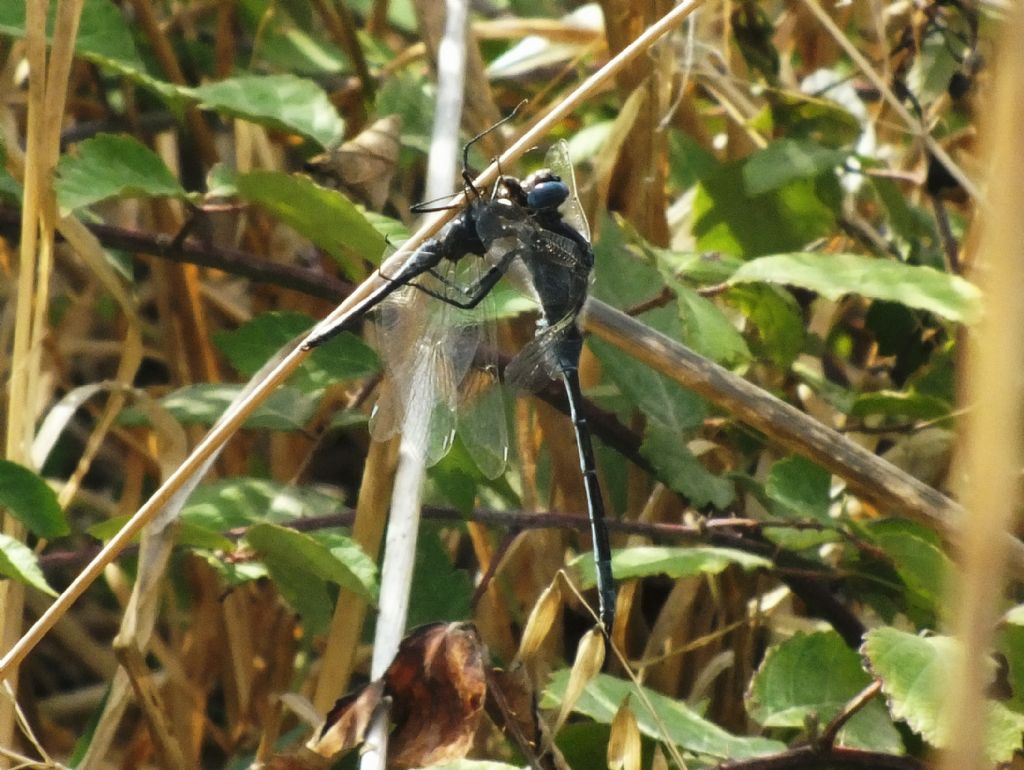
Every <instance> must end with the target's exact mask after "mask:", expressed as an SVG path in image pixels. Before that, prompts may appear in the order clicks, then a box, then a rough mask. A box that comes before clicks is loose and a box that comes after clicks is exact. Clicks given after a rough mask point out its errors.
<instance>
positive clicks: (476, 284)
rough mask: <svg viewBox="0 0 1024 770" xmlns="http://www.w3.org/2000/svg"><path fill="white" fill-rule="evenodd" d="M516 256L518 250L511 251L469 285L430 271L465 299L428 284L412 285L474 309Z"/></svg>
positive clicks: (451, 302) (466, 307) (447, 302)
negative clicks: (462, 284)
mask: <svg viewBox="0 0 1024 770" xmlns="http://www.w3.org/2000/svg"><path fill="white" fill-rule="evenodd" d="M515 256H516V252H515V251H514V250H513V251H510V252H509V253H508V254H506V255H505V256H504V257H502V258H501V261H500V262H499V263H498V264H496V265H494V266H492V267H491V268H490V269H489V270H488V271H487V272H486V273H484V274H483V275H482V276H480V278H479V279H477V280H476V281H473V283H471V284H469V285H467V286H459V285H457V284H455V283H453V282H452V281H449V280H448V279H447V278H445V277H444V276H442V275H439V274H438V273H436V272H435V271H434V270H430V271H428V272H430V274H431V275H433V276H434V277H435V278H437V279H438V280H439V281H440V282H441V283H443V284H444V285H445V286H448V287H450V288H452V289H455V290H456V291H457V292H459V293H460V294H462V295H463V296H464V297H465V299H458V298H455V297H452V296H449V295H445V294H442V293H441V292H438V291H434V290H433V289H431V288H429V287H427V286H421V285H420V284H418V283H415V282H413V283H411V284H410V285H411V286H415V287H416V288H417V289H419V290H420V291H422V292H423V293H424V294H426V295H427V296H428V297H433V298H434V299H439V300H441V302H444V303H446V304H448V305H452V306H453V307H457V308H460V309H461V310H472V309H473V308H475V307H476V306H477V305H479V304H480V303H481V302H482V301H483V298H484V297H486V296H487V295H488V294H489V293H490V291H491V289H493V288H494V285H495V284H496V283H497V282H498V281H500V280H501V277H502V276H503V275H505V273H506V272H508V268H509V266H510V265H511V264H512V260H513V259H514V258H515Z"/></svg>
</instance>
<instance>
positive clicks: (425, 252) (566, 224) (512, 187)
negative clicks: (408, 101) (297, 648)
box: [304, 134, 616, 632]
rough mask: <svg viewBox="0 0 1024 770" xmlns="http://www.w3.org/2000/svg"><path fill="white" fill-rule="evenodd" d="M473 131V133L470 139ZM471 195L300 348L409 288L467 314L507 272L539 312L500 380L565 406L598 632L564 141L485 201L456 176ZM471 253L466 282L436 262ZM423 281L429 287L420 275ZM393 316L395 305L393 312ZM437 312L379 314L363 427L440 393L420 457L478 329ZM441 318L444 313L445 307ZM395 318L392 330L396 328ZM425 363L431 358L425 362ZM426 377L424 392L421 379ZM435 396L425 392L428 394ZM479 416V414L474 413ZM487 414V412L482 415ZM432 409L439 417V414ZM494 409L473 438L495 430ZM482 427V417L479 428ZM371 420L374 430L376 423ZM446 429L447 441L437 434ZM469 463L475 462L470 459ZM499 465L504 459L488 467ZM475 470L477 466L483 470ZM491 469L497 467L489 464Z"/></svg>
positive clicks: (592, 496) (498, 426)
mask: <svg viewBox="0 0 1024 770" xmlns="http://www.w3.org/2000/svg"><path fill="white" fill-rule="evenodd" d="M480 136H482V134H481V135H480ZM479 138H480V137H479V136H478V137H476V138H474V139H473V140H471V142H470V143H469V144H467V145H466V147H465V148H464V150H463V164H464V169H465V168H468V150H469V147H470V146H471V144H472V143H473V142H475V141H476V140H477V139H479ZM463 178H464V180H465V181H466V185H467V192H468V193H469V194H470V195H469V202H468V203H467V204H466V206H465V207H464V209H463V210H462V211H461V212H460V213H459V214H458V215H457V216H456V217H455V218H454V219H453V220H452V221H451V222H450V223H449V224H448V225H446V226H445V228H444V229H443V230H442V231H441V233H440V234H439V235H438V236H436V237H435V238H433V239H430V240H428V241H427V242H426V243H424V244H423V246H421V247H420V248H419V249H417V250H416V251H415V252H413V253H412V254H411V255H410V256H409V257H408V259H407V260H406V261H405V262H404V263H403V264H402V265H401V266H400V267H399V268H398V269H397V271H396V272H395V273H394V274H393V275H390V276H385V279H386V280H385V282H384V283H383V284H382V285H381V286H380V287H379V288H377V289H376V290H375V291H374V292H372V293H371V294H370V295H368V296H367V297H366V298H365V299H364V300H363V301H362V302H360V303H359V304H358V305H356V306H355V307H354V308H353V309H352V310H351V311H350V312H349V313H348V314H346V316H345V317H344V318H342V319H339V320H338V321H337V322H335V323H334V324H332V325H331V326H329V327H327V328H324V329H322V330H319V331H316V332H315V333H314V334H313V336H311V337H310V338H309V339H308V340H307V341H306V342H305V343H304V347H305V348H306V349H310V348H313V347H316V346H317V345H320V344H322V343H323V342H325V341H327V340H328V339H330V338H331V337H333V336H335V335H336V334H338V333H339V332H341V331H343V330H345V329H348V328H351V327H352V326H353V325H354V324H355V323H356V322H358V321H359V320H360V319H361V318H362V317H363V316H364V315H365V314H366V313H368V312H370V311H371V310H373V309H374V308H377V307H378V306H380V305H382V304H384V303H385V301H389V300H391V298H392V297H393V296H394V295H395V294H398V293H399V291H400V290H402V291H401V293H400V294H399V300H398V301H397V302H389V305H391V307H386V308H385V313H384V314H383V315H384V317H385V318H391V317H394V318H395V319H402V318H403V316H402V308H401V305H403V304H405V303H406V302H408V298H409V297H410V296H411V294H412V291H413V290H419V291H421V292H423V293H425V294H427V295H429V296H431V297H434V298H436V299H438V300H440V302H441V305H442V307H443V308H454V309H455V310H458V311H470V310H473V309H474V308H476V307H477V306H478V305H479V304H480V303H481V302H483V301H484V300H485V298H486V297H487V296H488V295H489V293H490V292H491V290H492V289H493V288H494V286H495V285H496V284H497V282H498V281H499V280H500V279H501V278H502V277H503V276H505V275H507V274H508V275H510V277H511V278H512V279H513V281H514V282H515V283H516V284H517V286H518V287H519V288H520V290H521V291H523V292H524V293H526V294H527V295H528V296H531V297H532V298H533V299H534V301H535V302H536V303H537V305H538V306H539V308H540V316H539V319H538V321H537V330H536V335H535V336H534V338H533V340H531V341H530V342H529V343H528V344H527V345H526V346H525V347H524V348H523V350H522V351H521V352H520V353H519V354H518V355H517V356H516V357H515V358H514V359H513V360H512V362H510V363H509V365H508V366H507V367H506V370H505V379H506V382H507V383H508V384H509V385H511V386H512V387H514V388H516V389H519V390H523V391H535V390H538V389H539V388H541V387H543V386H544V385H545V384H546V383H547V382H549V381H551V380H559V379H560V380H561V381H562V383H563V386H564V388H565V392H566V397H567V399H568V402H569V412H570V417H571V420H572V424H573V429H574V433H575V437H576V445H577V450H578V453H579V462H580V471H581V474H582V478H583V485H584V491H585V496H586V500H587V513H588V518H589V521H590V528H591V539H592V543H593V549H594V562H595V569H596V574H597V587H598V617H599V619H600V621H601V623H602V625H603V626H604V628H605V630H606V631H607V632H610V631H611V628H612V624H613V622H614V616H615V597H616V588H615V583H614V579H613V575H612V568H611V547H610V544H609V538H608V531H607V527H606V525H605V507H604V500H603V497H602V495H601V489H600V486H599V484H598V476H597V464H596V461H595V457H594V450H593V442H592V438H591V434H590V428H589V426H588V424H587V420H586V418H585V417H584V416H583V412H582V406H583V391H582V386H581V384H580V380H579V360H580V354H581V353H582V349H583V334H582V331H581V329H580V316H581V313H582V311H583V306H584V304H585V303H586V300H587V292H588V288H589V285H590V282H591V279H592V274H593V268H594V252H593V249H592V248H591V245H590V228H589V226H588V224H587V220H586V217H585V216H584V214H583V210H582V206H581V205H580V202H579V198H578V196H577V195H576V187H575V176H574V173H573V170H572V164H571V163H570V161H569V153H568V146H567V145H566V143H565V142H564V141H560V142H558V143H557V144H556V145H555V146H553V147H552V148H551V150H550V151H549V152H548V155H547V157H546V167H545V168H543V169H541V170H539V171H536V172H534V173H532V174H530V175H529V176H527V177H526V178H524V179H522V180H520V179H516V178H515V177H511V176H506V175H502V176H501V177H499V179H498V181H497V182H496V183H495V187H494V189H493V190H492V192H491V194H490V195H489V196H485V195H483V194H482V193H480V191H478V190H476V188H474V187H473V185H472V181H471V180H470V178H469V175H468V172H466V171H463ZM471 255H472V256H475V257H479V258H481V259H480V262H479V263H478V265H479V266H481V268H482V269H481V272H480V274H479V275H478V276H477V277H476V278H474V279H473V280H472V281H470V282H468V283H459V282H456V281H453V280H452V279H451V278H449V277H448V276H447V275H446V274H445V271H444V270H443V269H441V268H442V265H444V266H448V267H450V266H451V265H455V264H458V263H460V262H461V261H462V260H463V259H464V258H465V257H469V256H471ZM425 277H429V278H430V279H431V282H430V283H427V282H424V280H423V279H424V278H425ZM392 311H394V312H393V313H392ZM445 317H446V314H444V313H440V314H436V315H432V316H430V319H431V320H428V321H426V322H416V321H412V322H410V321H409V320H408V319H409V316H408V315H406V317H405V319H406V320H405V321H404V323H402V322H401V321H400V320H395V321H390V320H385V322H384V323H383V327H382V330H381V331H382V333H381V335H380V336H381V341H382V343H383V347H384V349H385V350H384V352H385V359H386V367H387V368H388V370H389V375H390V376H389V379H390V380H391V383H392V386H391V388H390V389H388V390H386V391H385V395H384V397H383V398H382V399H381V400H379V401H378V405H377V407H376V408H375V411H374V418H376V423H372V424H371V432H373V433H374V435H375V437H383V436H387V435H390V433H389V432H390V431H393V430H394V429H396V427H397V426H398V425H399V424H400V423H401V419H400V417H401V416H402V415H403V414H404V413H405V410H408V409H410V408H417V409H419V408H427V407H429V408H435V406H434V405H433V404H431V405H428V404H426V403H423V401H422V400H421V399H420V398H419V394H420V393H433V394H435V395H440V396H441V400H442V402H443V405H442V408H441V410H440V412H438V411H435V412H434V414H433V415H432V416H431V418H430V421H431V428H430V430H429V433H430V434H431V435H432V436H434V437H435V439H433V440H430V441H429V443H430V444H436V443H437V441H436V437H437V436H439V435H440V436H441V437H442V439H443V440H442V441H441V444H440V448H439V449H438V450H433V451H432V450H431V449H430V447H429V446H425V447H423V448H422V449H423V452H424V456H425V457H426V458H427V461H428V462H431V461H433V460H435V459H437V457H436V456H437V455H443V453H444V452H446V451H447V448H448V447H449V446H450V441H451V439H450V437H451V435H452V433H453V430H454V429H453V426H452V422H451V417H450V416H449V415H451V414H453V413H454V412H455V411H456V408H455V396H454V395H453V394H454V393H455V391H457V389H458V386H459V385H460V384H461V382H462V380H463V379H464V378H465V377H466V374H467V372H468V369H469V363H470V361H471V359H472V357H473V354H474V353H475V350H476V346H477V344H478V342H479V332H475V331H471V325H470V324H458V323H456V324H450V323H446V322H445V321H444V320H442V319H444V318H445ZM448 317H449V318H450V314H448ZM399 323H401V324H402V325H401V326H399ZM417 323H422V326H421V328H420V329H419V335H418V338H416V339H414V340H412V339H410V336H409V334H408V333H407V330H408V329H410V328H415V327H416V324H417ZM426 359H429V361H427V360H426ZM430 372H433V374H432V375H431V376H433V377H434V378H435V382H434V383H431V387H430V388H425V387H423V386H422V383H421V381H420V378H421V377H425V376H428V374H429V373H430ZM431 400H433V399H431ZM481 411H485V410H481ZM492 411H493V410H492ZM438 414H440V415H442V417H441V418H440V419H438ZM504 420H505V417H504V412H503V410H501V411H500V414H499V415H498V416H497V418H495V420H494V421H493V422H492V423H491V424H490V427H489V428H486V429H479V430H478V431H477V433H478V434H483V433H490V434H492V435H497V436H501V435H504V432H505V431H506V427H505V425H504ZM481 424H486V423H481ZM375 425H376V426H377V427H374V426H375ZM445 436H447V439H445V438H444V437H445ZM476 459H477V460H478V464H479V459H480V458H479V457H477V458H476ZM499 465H500V466H501V467H502V468H503V467H504V460H503V459H502V460H500V461H499V462H494V463H491V468H492V470H493V469H496V468H497V467H498V466H499ZM482 469H483V470H484V471H485V473H486V472H487V468H486V467H484V468H482ZM499 473H500V471H499Z"/></svg>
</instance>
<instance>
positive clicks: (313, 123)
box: [190, 75, 345, 147]
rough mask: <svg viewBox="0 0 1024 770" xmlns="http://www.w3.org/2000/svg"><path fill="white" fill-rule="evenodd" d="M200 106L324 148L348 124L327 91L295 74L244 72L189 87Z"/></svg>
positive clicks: (336, 138)
mask: <svg viewBox="0 0 1024 770" xmlns="http://www.w3.org/2000/svg"><path fill="white" fill-rule="evenodd" d="M190 93H191V95H192V96H194V97H195V98H196V99H198V100H199V101H200V107H202V108H203V109H208V110H216V111H217V112H221V113H224V114H227V115H232V116H234V117H238V118H244V119H245V120H250V121H252V122H253V123H259V124H261V125H264V126H268V127H270V128H273V129H277V130H279V131H289V132H295V133H298V134H302V135H303V136H306V137H308V138H310V139H312V140H313V141H315V142H319V143H320V145H321V146H323V147H329V146H333V145H335V144H338V143H339V142H340V141H341V138H342V136H343V134H344V131H345V127H344V124H343V123H342V120H341V118H340V117H339V116H338V111H337V110H336V109H335V108H334V105H333V104H331V100H330V99H328V98H327V94H326V93H324V90H323V89H322V88H321V87H320V86H318V85H317V84H316V83H314V82H313V81H312V80H308V79H306V78H300V77H296V76H295V75H241V76H238V77H233V78H227V79H225V80H218V81H217V82H214V83H206V84H204V85H201V86H199V87H198V88H193V89H191V90H190Z"/></svg>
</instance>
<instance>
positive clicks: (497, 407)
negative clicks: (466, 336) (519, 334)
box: [458, 260, 508, 479]
mask: <svg viewBox="0 0 1024 770" xmlns="http://www.w3.org/2000/svg"><path fill="white" fill-rule="evenodd" d="M475 262H476V263H477V264H478V265H479V264H480V261H479V260H475ZM477 311H478V313H479V315H480V330H481V341H482V345H481V346H480V348H479V349H478V350H477V353H476V358H475V361H474V365H473V366H472V367H471V368H470V370H469V371H468V372H467V374H466V377H465V379H464V380H463V381H462V387H461V389H460V392H459V428H458V430H459V437H460V438H461V439H462V443H463V444H465V445H466V449H467V450H469V453H470V454H471V455H472V457H473V461H474V462H475V463H476V466H477V467H478V468H479V469H480V471H481V472H482V473H483V474H484V475H485V476H486V477H487V478H489V479H495V478H497V477H498V476H500V475H501V474H502V473H504V471H505V465H506V463H507V462H508V415H507V414H506V413H505V399H504V398H503V396H502V391H501V385H500V383H499V382H498V362H497V354H498V334H497V324H496V323H495V316H496V313H495V307H494V299H493V298H492V297H491V295H490V294H488V295H487V296H486V297H484V299H483V300H482V302H481V303H480V306H478V307H477Z"/></svg>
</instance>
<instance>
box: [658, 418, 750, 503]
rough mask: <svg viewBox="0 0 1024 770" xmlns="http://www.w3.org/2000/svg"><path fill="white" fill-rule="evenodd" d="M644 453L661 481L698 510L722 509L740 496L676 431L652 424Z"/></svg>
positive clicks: (730, 483) (729, 482)
mask: <svg viewBox="0 0 1024 770" xmlns="http://www.w3.org/2000/svg"><path fill="white" fill-rule="evenodd" d="M640 453H641V454H642V455H643V456H644V457H646V458H647V460H648V461H649V462H650V463H651V465H652V466H653V467H654V470H655V471H656V472H657V474H658V478H659V479H661V480H662V481H663V482H665V484H667V485H668V486H670V487H671V488H672V489H674V490H675V491H677V492H679V493H680V494H682V495H685V496H686V497H687V498H688V499H689V500H690V502H691V503H692V504H693V505H694V506H695V507H697V508H703V507H704V506H706V505H712V506H714V507H715V508H717V509H719V510H721V509H723V508H725V507H726V506H727V505H728V504H729V503H731V502H732V501H733V498H734V497H735V496H736V489H735V487H734V486H733V484H732V482H731V481H729V480H727V479H723V478H720V477H718V476H716V475H714V474H713V473H711V472H710V471H709V470H708V469H707V468H705V467H704V466H703V465H702V464H701V462H700V460H698V459H697V458H696V457H694V456H693V453H692V452H690V450H689V449H688V448H687V446H686V442H685V441H684V440H683V438H682V437H681V436H680V435H679V434H678V433H677V432H675V431H672V430H669V429H667V428H665V427H663V426H661V425H657V424H649V425H648V426H647V430H646V431H644V443H643V445H642V446H641V447H640Z"/></svg>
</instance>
